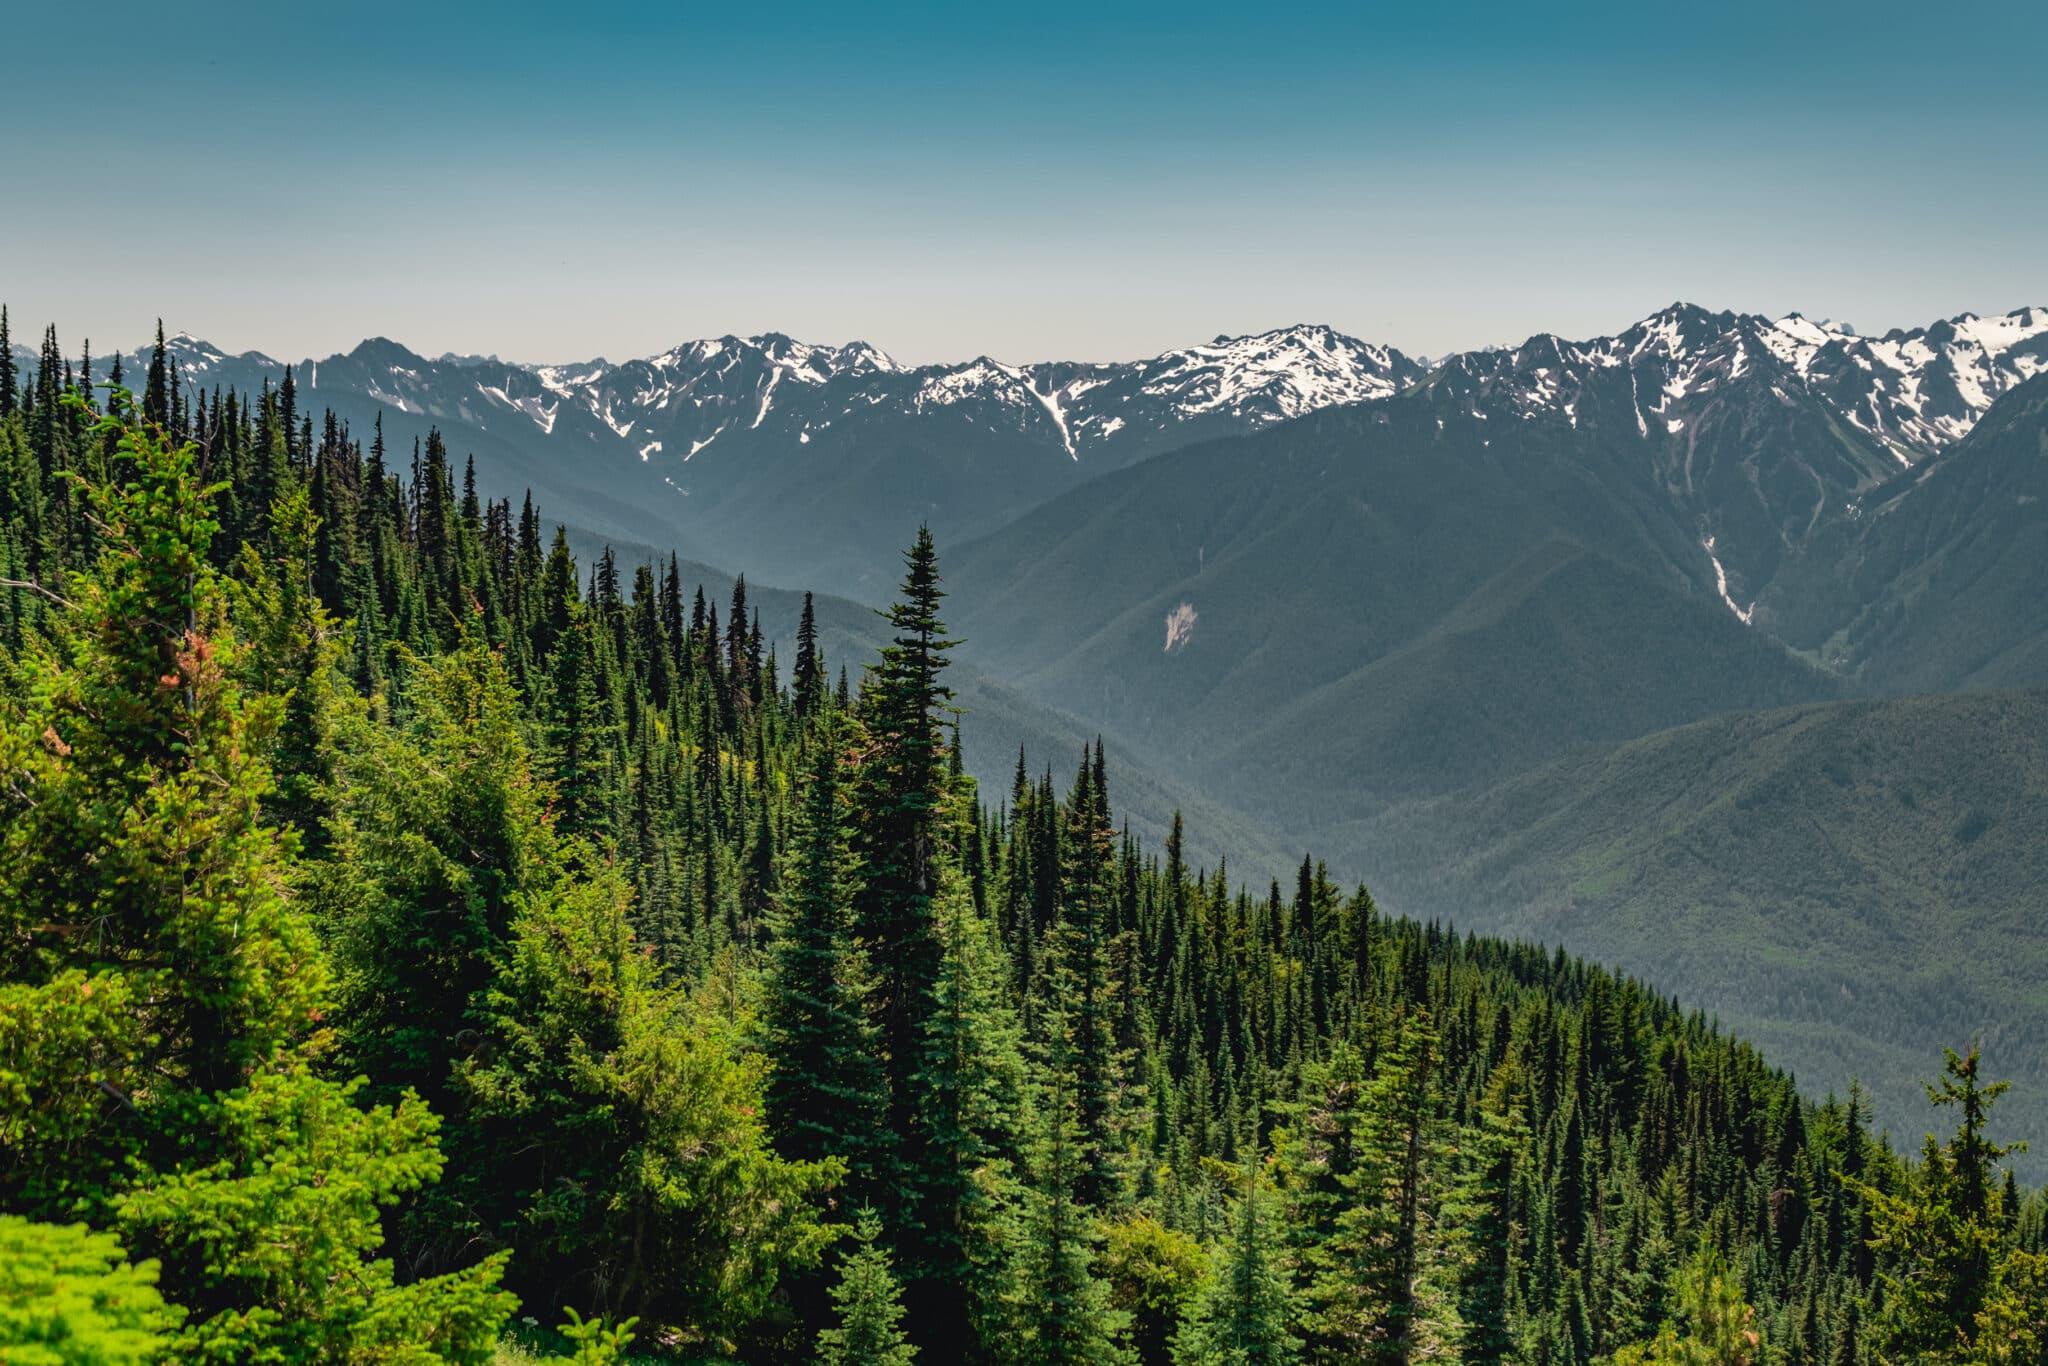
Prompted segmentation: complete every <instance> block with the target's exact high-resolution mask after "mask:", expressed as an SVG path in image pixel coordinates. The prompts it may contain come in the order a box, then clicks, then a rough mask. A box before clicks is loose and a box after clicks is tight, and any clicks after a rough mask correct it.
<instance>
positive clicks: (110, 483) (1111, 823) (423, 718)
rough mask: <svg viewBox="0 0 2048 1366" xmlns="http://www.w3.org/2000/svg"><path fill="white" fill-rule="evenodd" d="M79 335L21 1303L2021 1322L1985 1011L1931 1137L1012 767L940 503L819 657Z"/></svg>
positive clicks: (1553, 973)
mask: <svg viewBox="0 0 2048 1366" xmlns="http://www.w3.org/2000/svg"><path fill="white" fill-rule="evenodd" d="M45 354H46V355H47V356H49V357H51V358H52V359H51V363H49V364H46V365H44V366H42V367H40V368H39V370H38V373H37V374H36V375H35V376H34V377H33V378H32V379H30V380H28V381H27V382H23V380H22V377H20V376H18V375H17V374H16V373H15V372H14V370H13V368H12V366H11V364H10V365H9V367H8V368H7V369H4V370H0V579H4V580H5V581H6V582H5V586H4V587H0V608H4V615H0V645H4V649H5V656H4V659H0V666H4V680H5V681H4V684H0V810H4V812H5V820H4V822H0V1358H4V1359H8V1360H13V1359H16V1358H19V1359H21V1360H26V1361H36V1360H97V1361H107V1362H119V1361H155V1360H173V1359H175V1360H207V1361H245V1360H268V1361H280V1362H330V1361H361V1362H368V1361H412V1362H428V1361H450V1362H488V1361H492V1360H494V1359H497V1360H519V1359H531V1358H532V1357H533V1356H535V1355H538V1354H547V1353H554V1354H573V1359H575V1360H579V1361H605V1360H612V1359H616V1358H617V1357H618V1356H619V1354H620V1353H622V1352H625V1351H633V1352H648V1353H650V1354H653V1355H656V1356H660V1357H666V1358H672V1359H691V1360H738V1361H747V1362H780V1361H807V1360H822V1361H827V1362H834V1363H851V1362H862V1363H868V1362H892V1363H894V1362H904V1361H908V1360H911V1359H913V1354H915V1359H917V1360H921V1361H934V1362H937V1361H956V1360H959V1361H973V1362H984V1361H986V1362H1003V1363H1018V1366H1022V1364H1023V1363H1065V1362H1074V1363H1098V1362H1102V1363H1107V1362H1118V1363H1128V1362H1145V1363H1153V1362H1169V1361H1170V1362H1174V1363H1177V1366H1192V1364H1193V1363H1204V1364H1205V1366H1206V1363H1212V1362H1217V1363H1220V1362H1231V1363H1247V1362H1294V1361H1306V1362H1314V1363H1337V1362H1356V1361H1374V1362H1385V1363H1390V1364H1391V1363H1400V1364H1401V1366H1407V1363H1411V1362H1420V1361H1424V1360H1438V1359H1456V1360H1463V1361H1468V1362H1475V1363H1494V1362H1502V1361H1528V1362H1533V1363H1543V1366H1577V1364H1578V1363H1591V1362H1593V1361H1596V1360H1600V1359H1613V1360H1616V1361H1625V1362H1659V1363H1664V1362H1670V1363H1677V1362H1690V1361H1701V1360H1709V1361H1719V1362H1744V1363H1746V1362H1763V1361H1773V1362H1776V1361H1782V1362H1786V1363H1791V1364H1796V1366H1806V1364H1807V1363H1821V1362H1826V1363H1830V1366H1832V1364H1833V1363H1844V1364H1845V1366H1853V1364H1854V1363H1858V1362H1879V1361H1908V1360H1911V1361H1933V1360H1957V1361H1973V1362H1975V1361H1982V1362H1992V1361H2032V1360H2038V1359H2040V1357H2041V1354H2042V1351H2043V1348H2044V1338H2043V1333H2044V1328H2043V1325H2044V1322H2048V1257H2044V1254H2043V1249H2042V1242H2043V1218H2042V1214H2043V1210H2042V1205H2041V1202H2040V1200H2039V1199H2038V1197H2035V1196H2031V1195H2027V1194H2025V1193H2023V1192H2022V1191H2021V1190H2020V1189H2019V1188H2018V1187H2017V1185H2016V1183H2015V1182H2014V1181H2013V1180H2012V1178H2011V1176H2010V1175H2009V1173H2005V1172H2002V1171H2001V1167H2002V1165H2003V1162H2004V1158H2005V1150H2004V1148H2003V1146H2002V1144H2001V1143H2000V1142H1999V1141H1998V1140H1999V1138H2000V1137H2001V1136H2000V1135H1998V1134H1996V1133H1995V1132H1993V1131H1992V1130H1989V1129H1987V1127H1986V1125H1987V1111H1990V1109H1991V1106H1992V1103H1993V1102H1994V1101H1995V1100H1996V1098H1997V1096H1998V1094H1999V1088H1998V1087H1997V1086H1995V1085H1991V1084H1988V1083H1987V1082H1985V1081H1984V1080H1983V1079H1981V1078H1980V1077H1979V1075H1978V1070H1977V1058H1976V1055H1975V1054H1974V1053H1971V1054H1969V1055H1967V1056H1962V1057H1958V1056H1954V1055H1951V1056H1950V1058H1949V1060H1948V1076H1947V1079H1946V1080H1945V1082H1944V1083H1943V1089H1942V1090H1941V1091H1940V1092H1938V1094H1937V1097H1936V1098H1937V1100H1938V1101H1939V1102H1942V1103H1943V1104H1944V1105H1945V1106H1949V1107H1951V1108H1949V1109H1944V1110H1943V1111H1941V1112H1939V1113H1938V1114H1937V1115H1936V1116H1934V1117H1933V1118H1934V1123H1935V1127H1938V1128H1939V1129H1941V1130H1942V1131H1943V1132H1945V1133H1947V1132H1950V1131H1952V1136H1951V1137H1947V1138H1944V1139H1940V1140H1937V1139H1934V1138H1930V1139H1929V1140H1928V1141H1927V1144H1926V1145H1925V1147H1924V1149H1922V1150H1921V1151H1920V1152H1919V1153H1918V1155H1917V1156H1914V1155H1912V1154H1910V1153H1900V1152H1894V1151H1893V1150H1891V1149H1890V1148H1889V1147H1888V1146H1887V1145H1886V1144H1884V1143H1883V1142H1882V1141H1880V1140H1879V1139H1877V1138H1875V1137H1874V1136H1873V1135H1872V1133H1871V1132H1870V1127H1869V1124H1868V1111H1867V1105H1866V1103H1865V1101H1864V1099H1863V1098H1862V1096H1861V1095H1860V1094H1857V1093H1855V1092H1851V1093H1850V1094H1848V1095H1846V1096H1843V1097H1839V1098H1833V1099H1828V1100H1825V1101H1815V1100H1813V1099H1811V1098H1807V1097H1803V1096H1802V1095H1800V1093H1799V1092H1798V1091H1797V1090H1796V1089H1795V1087H1794V1086H1793V1084H1792V1082H1791V1080H1790V1078H1789V1077H1787V1076H1786V1075H1785V1074H1784V1073H1783V1072H1781V1071H1778V1070H1775V1069H1774V1068H1773V1067H1772V1066H1770V1065H1769V1063H1768V1062H1767V1061H1766V1060H1765V1059H1764V1058H1763V1057H1761V1056H1760V1055H1759V1054H1758V1053H1757V1052H1756V1051H1755V1050H1754V1049H1752V1048H1751V1047H1749V1046H1747V1045H1745V1044H1743V1043H1740V1042H1737V1041H1735V1040H1732V1039H1730V1038H1728V1037H1726V1036H1725V1035H1722V1034H1720V1033H1719V1032H1717V1031H1716V1030H1715V1029H1714V1028H1712V1027H1711V1026H1710V1025H1709V1024H1708V1023H1707V1022H1706V1021H1705V1020H1704V1019H1703V1018H1702V1017H1701V1016H1700V1015H1698V1014H1697V1013H1693V1012H1688V1011H1687V1010H1686V1009H1684V1008H1683V1007H1682V1005H1681V1004H1680V1003H1678V1002H1676V1001H1673V1000H1671V999H1670V998H1668V997H1666V996H1663V995H1662V994H1660V993H1658V992H1657V991H1655V990H1653V989H1651V988H1650V987H1647V986H1645V985H1643V984H1642V983H1640V982H1638V981H1636V980H1633V979H1630V978H1626V977H1622V976H1617V975H1615V974H1612V973H1610V972H1607V971H1605V970H1603V969H1600V968H1597V967H1593V966H1589V965H1587V964H1585V963H1583V962H1580V961H1577V960H1574V959H1572V958H1570V957H1569V956H1567V955H1566V954H1565V953H1563V952H1562V951H1561V950H1550V949H1545V948H1540V947H1535V946H1531V945H1522V944H1514V943H1509V942H1505V941H1501V940H1491V939H1485V940H1483V939H1478V938H1474V937H1469V936H1461V935H1459V934H1457V933H1455V932H1453V931H1451V930H1449V929H1448V928H1446V927H1445V926H1442V925H1437V924H1427V925H1426V924H1420V923H1416V922H1414V921H1410V920H1405V919H1401V918H1398V917H1393V916H1388V915H1384V914H1382V913H1381V912H1380V911H1379V909H1378V908H1377V906H1376V905H1375V903H1374V901H1373V899H1372V897H1371V895H1370V894H1369V893H1368V892H1367V891H1366V890H1365V889H1363V888H1342V887H1338V886H1335V885H1333V884H1332V882H1331V879H1330V878H1329V876H1328V874H1327V872H1326V870H1325V869H1323V868H1322V867H1320V866H1319V865H1317V864H1316V863H1315V862H1314V861H1313V860H1308V861H1304V862H1303V864H1302V866H1301V869H1300V872H1299V875H1298V877H1297V878H1295V879H1294V880H1292V885H1290V886H1287V887H1282V886H1281V885H1279V884H1277V883H1274V884H1272V885H1268V886H1253V887H1245V886H1243V885H1241V884H1239V883H1238V882H1236V881H1234V880H1233V878H1232V876H1231V874H1230V872H1229V870H1228V868H1227V866H1217V867H1214V868H1202V867H1198V866H1192V865H1191V864H1190V861H1189V859H1188V857H1187V852H1186V842H1185V839H1184V833H1183V831H1182V830H1181V828H1180V826H1179V824H1178V823H1177V822H1176V823H1175V824H1174V825H1173V826H1172V827H1171V828H1170V829H1169V831H1168V833H1167V836H1166V838H1165V839H1164V840H1163V841H1160V842H1158V843H1156V844H1152V843H1146V842H1141V841H1140V840H1139V839H1138V838H1137V837H1136V836H1134V835H1132V834H1130V833H1128V832H1126V831H1125V830H1124V829H1123V828H1122V827H1121V826H1120V823H1119V820H1118V815H1117V807H1116V803H1115V802H1113V800H1112V797H1113V794H1114V793H1115V792H1116V790H1117V787H1116V783H1117V778H1116V775H1115V772H1114V770H1113V769H1112V768H1111V767H1110V765H1109V763H1108V761H1107V757H1106V753H1105V750H1104V748H1103V747H1102V746H1101V745H1099V744H1098V745H1096V746H1093V747H1091V748H1089V749H1086V750H1083V751H1080V752H1077V753H1067V754H1060V755H1053V756H1020V757H1019V760H1018V764H1017V768H1016V772H1015V776H1014V779H1013V780H1012V783H1011V784H1010V786H1009V788H1008V790H1006V791H997V792H993V793H987V792H983V791H982V790H981V789H980V787H979V785H977V783H976V782H975V781H974V779H973V778H972V777H970V776H969V775H968V774H967V772H966V771H965V767H964V764H963V763H962V761H961V757H960V756H961V743H960V733H961V729H962V727H963V726H964V727H970V728H971V727H972V726H973V725H974V719H973V717H972V716H968V717H965V718H964V719H963V718H962V717H961V716H960V715H959V714H958V712H957V710H956V709H955V706H954V703H955V701H956V699H955V698H954V697H953V695H952V692H951V689H950V687H949V683H948V679H949V673H948V654H949V651H950V649H951V644H952V642H951V640H950V638H949V635H948V632H947V630H946V627H945V624H944V621H943V607H944V602H943V597H944V593H943V587H942V583H941V579H940V575H939V562H938V557H937V552H936V549H935V547H934V546H933V544H932V541H931V538H930V537H929V536H928V535H920V536H919V537H918V539H917V541H916V543H915V545H914V547H913V548H912V549H911V551H910V552H909V554H908V555H907V557H906V561H905V572H904V577H903V582H902V586H901V589H900V591H899V594H898V597H897V600H896V603H895V605H894V606H893V607H892V608H891V609H890V610H889V612H888V613H887V615H886V619H885V644H884V645H883V647H882V649H881V650H880V651H879V654H878V656H877V657H875V658H873V659H844V658H842V659H830V660H828V659H827V658H826V657H825V656H824V654H823V653H822V652H821V650H820V648H819V646H818V632H817V629H816V623H815V619H814V616H813V614H812V613H810V612H808V611H807V612H805V613H804V614H803V615H802V616H801V617H800V618H799V620H798V623H797V627H796V634H795V640H796V646H795V649H794V651H793V652H792V654H791V657H790V658H789V659H788V661H787V662H786V663H785V662H784V661H783V660H782V659H781V658H780V656H779V654H778V652H777V651H776V650H775V649H773V648H772V647H771V646H770V645H769V644H768V641H769V640H770V639H771V638H772V636H773V634H774V632H773V631H772V629H771V628H769V627H767V626H765V625H764V624H763V622H762V621H761V619H760V617H759V615H758V613H757V611H756V608H755V606H754V604H752V603H750V602H749V600H748V598H747V596H746V593H745V589H744V585H742V584H736V585H735V586H734V588H733V590H732V592H731V595H730V596H729V597H727V598H725V599H724V600H723V601H716V600H707V598H706V596H705V595H704V594H703V593H702V592H701V591H693V589H692V587H691V586H689V585H686V584H685V582H684V581H683V580H682V577H681V573H680V567H679V565H677V564H676V563H675V562H673V561H671V562H669V563H666V564H630V563H627V564H622V563H621V562H620V561H619V560H618V559H617V557H616V556H614V555H611V554H604V555H601V556H600V557H599V558H598V559H597V561H596V562H595V563H594V564H587V565H586V564H580V563H578V561H577V559H576V558H575V556H574V555H573V554H572V553H571V551H570V549H569V546H568V543H567V538H566V536H565V535H564V534H563V533H561V532H559V531H553V532H550V530H549V529H548V528H549V526H550V524H549V523H548V522H547V521H545V520H544V517H543V510H542V509H538V508H535V507H533V506H532V505H531V503H528V504H527V505H525V506H522V507H519V508H517V509H515V508H514V506H513V505H512V504H511V503H510V502H507V501H492V500H489V499H485V498H482V497H480V496H479V495H478V494H477V492H476V490H475V487H474V483H473V481H472V480H470V479H469V478H467V477H466V475H465V474H464V473H462V472H459V471H458V468H457V467H458V464H459V463H460V462H459V461H458V460H457V459H455V458H454V457H452V456H451V453H450V452H449V451H448V450H447V449H446V447H445V446H444V444H443V443H442V442H441V441H440V440H439V439H437V438H436V437H434V436H429V437H428V438H427V439H425V440H424V441H423V442H422V443H421V444H420V446H419V447H418V449H417V450H416V451H409V452H394V451H392V450H389V449H387V448H386V446H385V444H384V443H383V442H382V441H381V440H380V439H379V434H378V433H377V432H376V431H374V430H373V431H371V432H370V433H368V434H364V433H361V432H357V431H353V430H351V429H349V428H348V427H346V426H345V425H343V424H342V423H341V422H340V421H339V420H338V419H336V418H334V417H333V416H332V415H327V414H323V415H319V416H316V415H314V414H312V413H310V412H302V411H300V409H299V407H298V400H297V396H296V394H294V393H293V392H291V391H289V390H280V391H276V392H269V391H264V392H259V393H257V394H254V395H235V394H223V395H222V396H221V397H220V399H219V400H218V402H217V403H216V401H215V400H214V399H213V398H212V396H208V398H207V399H206V401H205V402H203V403H201V402H198V401H196V400H195V399H194V398H193V396H192V395H191V394H190V393H189V392H181V391H179V390H177V389H176V388H175V387H174V386H173V384H172V375H171V372H170V370H169V368H168V366H167V365H162V364H153V365H151V366H150V367H149V368H148V371H147V373H145V374H144V375H141V376H135V377H131V378H132V379H133V380H134V381H135V383H136V387H137V389H138V390H139V391H140V394H141V398H140V401H139V404H134V405H132V406H131V405H130V403H129V402H128V400H127V399H126V397H125V395H123V394H122V393H121V392H120V391H119V390H111V391H110V390H107V389H101V390H99V391H98V392H97V395H96V396H94V397H92V398H87V397H86V396H84V395H82V394H81V393H79V392H78V385H77V383H76V380H75V378H67V377H66V375H65V374H64V373H63V367H62V364H61V362H60V361H59V360H58V359H57V358H58V357H59V356H60V354H61V353H59V352H58V351H57V349H56V346H55V342H54V338H53V339H51V341H50V342H49V344H48V346H47V347H46V352H45ZM0 355H5V348H4V347H0ZM103 414H104V415H103ZM366 438H367V439H366ZM1034 760H1035V762H1034ZM1941 1042H1942V1041H1940V1040H1932V1039H1930V1040H1928V1041H1927V1044H1926V1056H1927V1058H1928V1070H1929V1071H1930V1072H1931V1071H1933V1070H1934V1068H1935V1067H1936V1066H1937V1059H1938V1057H1939V1048H1940V1044H1941ZM557 1321H562V1322H563V1329H564V1331H563V1333H561V1334H560V1335H549V1334H548V1333H547V1332H545V1326H546V1325H548V1324H553V1323H556V1322H557Z"/></svg>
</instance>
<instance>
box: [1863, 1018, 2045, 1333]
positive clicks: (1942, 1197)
mask: <svg viewBox="0 0 2048 1366" xmlns="http://www.w3.org/2000/svg"><path fill="white" fill-rule="evenodd" d="M1978 1065H1979V1060H1978V1055H1977V1050H1976V1049H1974V1048H1972V1049H1971V1050H1970V1051H1969V1052H1968V1053H1965V1054H1958V1053H1956V1052H1955V1051H1954V1050H1953V1049H1951V1050H1949V1052H1948V1069H1947V1075H1946V1076H1944V1077H1943V1078H1942V1080H1941V1082H1940V1084H1939V1085H1938V1086H1930V1087H1928V1097H1929V1099H1931V1100H1932V1101H1933V1102H1934V1103H1935V1104H1936V1105H1940V1106H1951V1105H1952V1106H1954V1107H1955V1108H1956V1110H1957V1111H1958V1112H1959V1113H1958V1116H1957V1126H1956V1132H1955V1136H1954V1137H1953V1138H1951V1139H1950V1140H1949V1141H1948V1142H1947V1143H1940V1142H1937V1141H1936V1139H1935V1137H1934V1135H1932V1134H1929V1135H1928V1136H1927V1144H1926V1148H1925V1151H1924V1153H1923V1156H1922V1160H1921V1163H1920V1166H1919V1169H1918V1170H1917V1171H1916V1172H1914V1173H1913V1176H1912V1179H1911V1181H1910V1183H1909V1184H1908V1186H1907V1187H1906V1188H1905V1189H1903V1190H1900V1191H1897V1192H1887V1191H1880V1190H1876V1189H1873V1188H1869V1187H1866V1188H1865V1194H1866V1196H1867V1198H1868V1199H1869V1200H1870V1206H1871V1210H1870V1213H1871V1225H1872V1232H1871V1239H1870V1242H1871V1246H1872V1247H1873V1248H1875V1249H1877V1250H1878V1251H1879V1252H1881V1253H1883V1254H1886V1265H1885V1267H1884V1269H1882V1270H1881V1271H1880V1273H1879V1280H1880V1282H1881V1284H1882V1286H1883V1290H1884V1296H1883V1312H1882V1313H1881V1315H1879V1316H1878V1317H1877V1318H1876V1319H1875V1320H1874V1321H1873V1322H1872V1323H1871V1325H1870V1329H1871V1336H1872V1339H1873V1345H1874V1347H1875V1349H1876V1350H1877V1351H1878V1353H1879V1354H1880V1355H1881V1356H1883V1357H1884V1358H1885V1359H1886V1360H1897V1359H1929V1360H1948V1359H1958V1360H1959V1359H1964V1358H1966V1357H1967V1355H1968V1353H1969V1352H1970V1350H1971V1348H1972V1346H1973V1344H1974V1342H1975V1338H1976V1332H1977V1320H1978V1316H1979V1314H1980V1313H1982V1312H1983V1311H1984V1309H1985V1305H1986V1301H1987V1298H1988V1297H1989V1296H1990V1294H1991V1290H1992V1287H1993V1284H1994V1282H1995V1281H1996V1280H1997V1278H1998V1271H1999V1261H2000V1257H2001V1254H2002V1252H2003V1251H2004V1248H2005V1245H2006V1221H2005V1218H2004V1212H2003V1210H2002V1209H2001V1206H2002V1204H2003V1194H2002V1192H2001V1191H2000V1190H1999V1188H1998V1185H1997V1175H1996V1164H1997V1162H1998V1160H1999V1159H2000V1158H2002V1157H2004V1156H2005V1155H2006V1154H2007V1153H2008V1152H2010V1151H2012V1149H2011V1147H2010V1146H2009V1145H2003V1144H1997V1143H1993V1142H1991V1141H1990V1140H1989V1139H1988V1138H1986V1137H1985V1123H1986V1120H1987V1118H1988V1116H1989V1113H1990V1110H1991V1106H1992V1104H1993V1103H1994V1102H1995V1101H1996V1100H1997V1099H1998V1097H1999V1096H2001V1095H2003V1094H2004V1093H2005V1090H2006V1083H2005V1082H1994V1083H1992V1084H1991V1085H1988V1086H1981V1085H1979V1084H1978V1080H1977V1073H1978Z"/></svg>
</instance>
